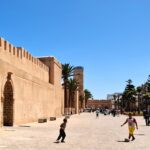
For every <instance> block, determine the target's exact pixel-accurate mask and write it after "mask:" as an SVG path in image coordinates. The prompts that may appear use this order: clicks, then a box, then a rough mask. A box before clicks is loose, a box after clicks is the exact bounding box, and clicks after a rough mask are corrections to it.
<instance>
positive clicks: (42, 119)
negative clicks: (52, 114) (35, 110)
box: [38, 118, 47, 123]
mask: <svg viewBox="0 0 150 150" xmlns="http://www.w3.org/2000/svg"><path fill="white" fill-rule="evenodd" d="M45 122H47V119H46V118H40V119H38V123H45Z"/></svg>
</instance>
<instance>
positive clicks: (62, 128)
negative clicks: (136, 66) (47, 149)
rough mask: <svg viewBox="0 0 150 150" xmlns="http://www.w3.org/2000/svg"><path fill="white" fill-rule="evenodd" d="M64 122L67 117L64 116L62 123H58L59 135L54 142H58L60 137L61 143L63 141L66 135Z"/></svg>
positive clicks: (65, 122)
mask: <svg viewBox="0 0 150 150" xmlns="http://www.w3.org/2000/svg"><path fill="white" fill-rule="evenodd" d="M66 124H67V119H66V118H65V119H64V120H63V123H62V124H61V125H60V130H59V136H58V138H57V140H56V143H59V140H60V139H61V138H62V139H61V143H65V141H64V139H65V137H66V133H65V128H66Z"/></svg>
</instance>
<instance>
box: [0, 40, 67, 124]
mask: <svg viewBox="0 0 150 150" xmlns="http://www.w3.org/2000/svg"><path fill="white" fill-rule="evenodd" d="M61 72H62V68H61V64H60V63H59V62H58V61H57V60H56V59H55V58H54V57H41V58H35V57H33V56H32V55H31V54H30V53H29V52H28V51H26V50H25V49H24V48H22V47H15V46H13V45H12V44H10V43H9V42H7V41H5V40H4V39H2V38H0V99H1V107H0V125H1V126H4V125H8V126H12V125H14V124H23V123H28V122H34V121H37V120H38V119H39V118H49V117H57V116H61V115H62V114H63V113H64V95H63V93H64V92H63V88H62V85H61Z"/></svg>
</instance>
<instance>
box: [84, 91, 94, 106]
mask: <svg viewBox="0 0 150 150" xmlns="http://www.w3.org/2000/svg"><path fill="white" fill-rule="evenodd" d="M84 95H85V106H86V105H87V101H88V99H90V98H93V96H92V94H91V92H90V91H89V90H88V89H85V90H84Z"/></svg>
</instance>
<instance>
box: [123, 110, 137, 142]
mask: <svg viewBox="0 0 150 150" xmlns="http://www.w3.org/2000/svg"><path fill="white" fill-rule="evenodd" d="M126 123H128V128H129V137H128V138H129V140H130V138H131V137H132V139H131V141H133V140H135V137H134V131H135V126H136V129H138V124H137V121H136V119H135V118H133V117H132V114H131V113H129V118H127V119H126V121H125V122H124V123H123V124H122V125H121V127H122V126H124V125H125V124H126Z"/></svg>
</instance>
